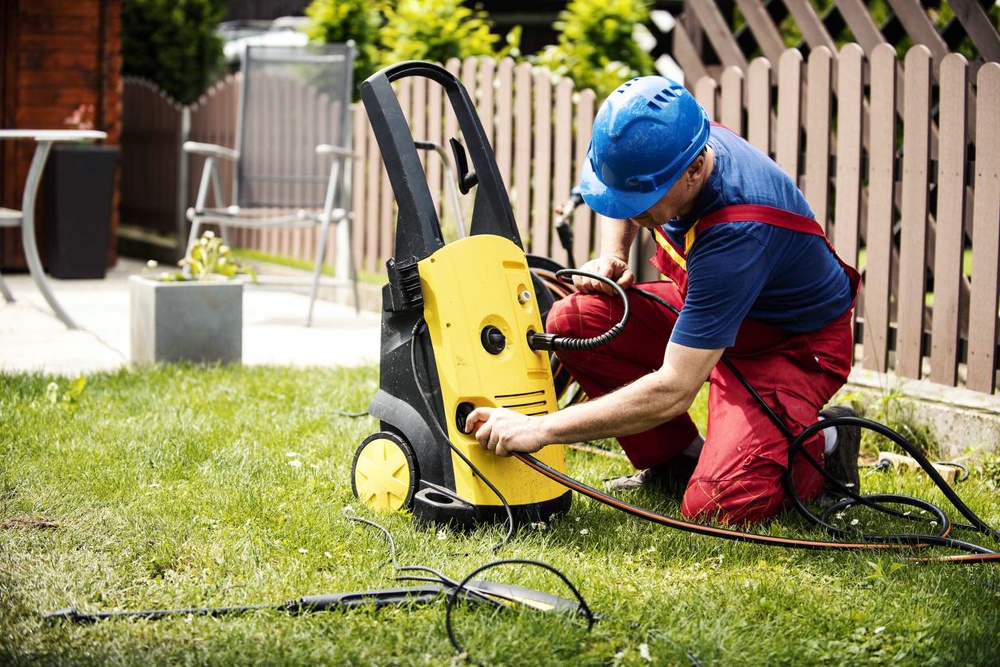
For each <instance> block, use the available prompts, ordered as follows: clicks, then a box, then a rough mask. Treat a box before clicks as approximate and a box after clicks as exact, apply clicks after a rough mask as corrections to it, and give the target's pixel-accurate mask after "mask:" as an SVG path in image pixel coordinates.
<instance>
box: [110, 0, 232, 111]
mask: <svg viewBox="0 0 1000 667" xmlns="http://www.w3.org/2000/svg"><path fill="white" fill-rule="evenodd" d="M225 14H226V0H123V2H122V73H123V74H126V75H130V76H138V77H142V78H144V79H149V80H150V81H152V82H153V83H155V84H156V85H157V86H159V87H160V88H162V89H163V90H164V91H165V92H166V93H168V94H169V95H170V96H172V97H173V98H174V99H176V100H177V101H178V102H181V103H182V104H190V103H191V102H194V101H195V100H196V99H198V96H200V95H201V94H202V93H203V92H205V90H206V89H207V88H208V86H209V85H211V83H212V82H213V81H215V79H216V78H217V77H218V75H219V73H220V72H221V69H222V40H221V39H220V38H219V37H218V36H217V35H216V34H215V28H216V26H217V25H218V24H219V22H220V21H222V19H223V18H224V17H225Z"/></svg>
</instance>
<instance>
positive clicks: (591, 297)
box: [545, 293, 613, 338]
mask: <svg viewBox="0 0 1000 667" xmlns="http://www.w3.org/2000/svg"><path fill="white" fill-rule="evenodd" d="M606 310H607V308H606V306H604V304H603V303H602V300H601V297H600V296H599V295H596V294H581V293H575V294H571V295H569V296H568V297H566V298H564V299H559V300H558V301H556V302H555V303H554V304H552V308H551V310H549V314H548V316H547V317H546V318H545V331H546V332H547V333H551V334H556V335H558V336H566V337H569V338H590V337H592V336H595V335H597V333H601V332H603V331H606V330H607V329H608V324H607V322H608V319H609V318H608V315H607V313H606ZM612 323H613V322H612ZM595 332H597V333H595Z"/></svg>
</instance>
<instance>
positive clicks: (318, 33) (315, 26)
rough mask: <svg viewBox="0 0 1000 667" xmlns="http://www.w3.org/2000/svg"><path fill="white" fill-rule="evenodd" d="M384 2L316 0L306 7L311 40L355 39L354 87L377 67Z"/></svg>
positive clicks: (339, 40)
mask: <svg viewBox="0 0 1000 667" xmlns="http://www.w3.org/2000/svg"><path fill="white" fill-rule="evenodd" d="M384 4H385V3H383V2H379V1H376V0H313V2H312V3H311V4H310V5H309V6H308V7H306V16H308V17H309V18H310V19H311V21H310V22H309V26H308V27H307V28H306V34H307V35H308V36H309V39H310V40H312V41H314V42H323V43H325V44H332V43H343V42H346V41H348V40H353V41H354V46H355V50H356V53H355V60H354V83H355V89H356V88H357V85H358V84H359V83H361V82H362V81H364V80H365V79H367V78H368V77H369V76H370V75H371V74H372V73H374V72H375V70H377V69H378V63H379V29H380V28H381V27H382V24H383V23H384V22H385V19H384V17H383V15H382V7H383V6H384Z"/></svg>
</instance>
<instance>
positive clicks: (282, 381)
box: [0, 366, 1000, 666]
mask: <svg viewBox="0 0 1000 667" xmlns="http://www.w3.org/2000/svg"><path fill="white" fill-rule="evenodd" d="M51 382H52V378H49V377H45V376H40V375H0V462H2V469H0V664H5V665H6V664H14V665H29V664H30V665H78V664H79V665H148V664H169V665H257V664H259V665H307V664H324V665H449V664H451V665H462V664H483V665H512V666H513V665H517V666H521V665H574V666H575V665H650V664H654V665H692V664H698V665H706V666H708V665H727V666H728V665H867V664H870V665H887V664H893V665H914V666H917V665H919V666H923V665H996V664H997V647H996V638H997V637H998V636H1000V597H998V591H1000V589H998V586H1000V572H998V570H997V568H996V567H995V566H991V565H989V566H983V565H980V566H956V565H947V564H940V563H932V564H916V563H910V562H906V561H905V560H904V556H905V555H906V554H904V553H854V552H837V553H833V552H817V551H797V550H787V549H778V548H774V547H763V546H753V545H746V544H742V543H735V542H726V541H720V540H718V539H713V538H708V537H701V536H694V535H691V534H689V533H682V532H678V531H675V530H671V529H667V528H663V527H657V526H655V525H653V524H650V523H648V522H643V521H640V520H638V519H634V518H630V517H627V516H624V515H622V514H619V513H616V512H614V511H613V510H611V509H609V508H607V507H606V506H603V505H600V504H598V503H596V502H593V501H590V500H588V499H585V498H581V497H579V496H578V497H576V498H574V501H573V506H572V509H571V510H570V512H569V514H568V515H567V516H565V517H562V518H559V519H556V520H553V521H551V522H550V523H549V525H546V526H536V527H533V528H529V529H525V530H523V531H522V532H520V533H519V534H517V535H516V536H515V537H514V538H513V539H512V540H511V541H510V542H509V543H508V544H506V545H505V546H504V547H503V548H502V549H500V550H499V552H497V553H493V552H491V551H490V546H491V545H493V544H495V543H497V542H498V540H499V539H500V538H501V537H502V535H503V531H502V530H500V529H499V528H496V527H493V528H483V529H480V530H478V531H475V532H472V533H470V534H461V533H458V532H455V531H452V530H449V529H437V528H434V529H420V528H418V527H416V526H415V525H414V524H413V522H412V521H411V520H410V518H408V517H406V516H403V515H393V516H378V515H374V514H372V513H370V512H369V511H368V510H367V509H366V508H364V507H363V506H360V505H358V503H357V501H356V500H355V499H354V497H353V495H352V493H351V488H350V479H349V471H350V466H351V459H352V456H353V453H354V450H355V448H356V446H357V445H358V443H359V442H360V441H361V440H362V439H363V438H364V437H365V436H366V435H368V434H369V433H371V432H373V431H374V430H377V424H376V423H375V422H374V421H373V420H371V419H370V418H368V417H362V418H350V417H346V416H343V414H342V413H347V412H356V411H363V410H364V409H365V408H366V407H367V403H368V401H369V400H370V398H371V396H372V394H373V393H374V391H375V389H376V386H377V369H376V368H363V369H354V370H352V369H308V370H289V369H274V368H258V367H254V368H245V367H232V368H218V367H210V368H204V367H194V366H185V367H177V366H166V367H157V368H150V369H146V370H141V371H122V372H118V373H108V374H95V375H92V376H90V377H88V378H87V384H86V386H85V387H84V388H83V389H82V391H80V387H79V386H77V387H76V388H73V387H71V386H70V385H69V383H68V382H67V381H66V380H58V381H56V386H55V387H54V388H50V383H51ZM567 456H568V467H569V470H570V472H571V474H572V475H574V476H577V477H579V478H581V479H583V480H584V481H587V482H589V483H591V484H592V485H595V486H600V480H601V479H602V478H603V477H607V476H609V475H614V474H621V473H623V472H626V471H627V469H628V466H627V464H626V463H625V462H624V461H622V460H620V459H617V458H613V457H606V456H595V455H593V454H587V453H583V452H578V451H570V452H568V454H567ZM997 469H998V466H996V465H995V464H994V463H991V464H990V467H989V468H988V469H987V468H980V469H974V470H973V474H972V477H971V479H970V480H969V481H967V482H965V483H963V484H962V485H960V487H959V491H960V493H961V495H962V497H963V498H964V499H965V500H966V502H967V503H968V504H969V505H970V506H971V507H972V508H973V509H974V510H976V511H977V512H978V513H979V514H980V515H981V516H982V517H983V518H984V519H985V520H986V521H987V522H989V523H990V524H992V525H994V526H996V525H1000V499H998V495H997V485H998V482H1000V480H998V479H997V477H998V474H997ZM526 474H533V473H530V472H529V473H526ZM862 480H863V484H864V485H865V486H866V489H867V491H875V490H880V491H887V492H888V491H893V492H903V493H910V494H918V495H922V496H924V497H926V498H927V499H929V500H932V501H935V502H937V501H939V500H940V498H941V494H940V493H938V492H937V491H935V490H932V489H929V487H928V486H927V484H926V483H925V482H924V480H923V479H922V478H921V477H919V476H917V475H915V474H912V473H907V474H897V473H886V472H878V471H874V470H864V471H863V477H862ZM630 500H633V501H636V502H638V503H640V504H646V505H651V506H653V507H654V508H655V509H658V510H660V511H664V512H667V513H671V514H673V515H676V514H677V503H676V502H675V501H673V500H670V499H664V498H661V497H658V496H657V495H656V494H653V493H648V492H642V493H640V494H636V495H633V496H631V497H630ZM948 509H949V511H951V508H948ZM350 516H358V517H363V518H367V519H372V520H376V521H378V522H380V523H381V524H382V525H383V526H385V528H387V529H388V530H389V531H390V532H391V534H392V535H393V537H394V538H395V542H396V546H397V553H396V557H397V560H398V564H399V565H423V566H427V567H430V568H434V569H436V570H440V571H442V572H444V573H445V574H447V575H449V576H451V577H454V578H461V577H463V576H464V575H465V574H467V573H469V572H471V571H472V570H473V569H475V568H476V567H478V566H480V565H483V564H485V563H487V562H489V561H491V560H494V559H497V558H505V559H515V558H530V559H537V560H541V561H544V562H545V563H548V564H550V565H551V566H553V567H555V568H558V569H559V570H560V571H562V572H563V573H564V574H565V575H566V576H567V577H568V578H569V580H570V581H571V582H573V583H574V584H575V585H576V586H577V587H578V588H579V590H580V592H581V593H582V595H583V596H584V597H585V598H586V600H587V602H588V604H589V605H590V606H591V608H592V609H593V610H594V611H595V612H596V613H598V614H600V615H601V617H602V618H601V619H600V620H598V622H597V623H596V624H595V626H594V628H593V629H592V630H591V631H589V632H588V631H587V629H586V627H585V624H584V623H582V622H581V621H580V620H579V619H575V618H568V617H565V616H563V615H559V614H541V613H537V612H496V611H494V610H491V609H488V608H486V607H483V606H477V605H465V606H462V607H460V608H459V609H458V610H457V611H456V613H455V615H454V619H453V621H454V623H453V627H454V630H455V633H456V634H457V636H458V638H459V639H460V641H461V643H462V644H463V645H464V646H465V647H466V648H467V649H468V652H469V653H468V656H467V657H461V656H459V655H458V654H457V653H456V651H455V650H454V649H453V648H452V646H451V644H450V642H449V640H448V636H447V633H446V629H445V605H444V604H443V601H437V602H432V603H430V604H427V605H423V606H411V607H394V608H385V609H381V610H376V609H374V608H371V607H366V608H360V609H353V610H348V611H335V612H322V613H311V614H301V615H292V614H287V613H283V612H277V611H270V610H262V611H255V612H251V613H247V614H241V615H231V616H226V617H221V618H212V617H203V616H179V617H172V618H166V619H160V620H153V621H150V620H140V619H115V620H110V621H103V622H99V623H94V624H72V623H68V622H52V621H47V620H43V619H41V618H40V613H42V612H49V611H53V610H55V609H59V608H63V607H70V606H75V607H77V608H79V609H80V610H81V611H87V612H94V611H102V610H111V609H150V608H174V607H197V606H210V605H211V606H215V605H242V604H258V603H269V602H274V603H276V602H281V601H283V600H289V599H294V598H299V597H302V596H306V595H310V594H316V593H332V592H344V591H355V590H363V589H370V588H388V587H393V586H399V585H414V584H412V583H400V582H397V581H396V580H395V576H396V575H397V572H396V571H395V570H394V568H393V565H392V563H391V561H390V554H389V550H388V546H387V542H386V540H385V538H384V536H383V535H382V534H381V533H380V532H379V531H377V530H375V529H373V528H372V527H370V526H367V525H363V524H361V523H358V522H354V521H350V520H349V517H350ZM758 530H760V531H763V532H766V533H768V534H774V535H784V536H795V537H807V538H811V539H826V538H825V536H824V535H823V534H821V533H819V532H818V531H816V530H814V529H812V528H810V527H809V526H808V525H807V524H806V523H805V522H804V520H802V519H801V518H799V517H798V516H796V515H791V514H789V515H785V516H783V517H781V518H780V519H778V520H776V521H774V522H772V523H771V524H769V525H767V526H765V527H763V528H760V529H758ZM959 536H960V537H964V538H966V539H968V540H970V541H973V542H977V543H980V544H984V545H986V546H988V547H991V548H994V549H995V548H997V547H998V544H997V543H996V542H995V541H992V540H990V539H988V538H986V537H983V536H980V535H976V534H972V533H968V532H962V533H961V534H960V535H959ZM908 553H912V552H908ZM937 553H943V552H937ZM482 577H483V578H489V579H494V580H497V581H504V582H507V583H515V584H519V585H523V586H529V587H532V588H537V589H540V590H547V591H549V592H552V593H556V594H559V595H561V596H564V597H568V596H569V595H570V593H569V592H568V591H567V590H566V589H565V587H562V586H561V584H559V582H558V581H557V580H556V579H555V578H554V577H553V576H551V575H550V574H548V573H546V572H545V571H543V570H541V569H538V568H528V567H514V566H509V567H504V568H501V569H497V570H491V571H489V572H487V573H485V574H484V575H482ZM418 583H419V582H418Z"/></svg>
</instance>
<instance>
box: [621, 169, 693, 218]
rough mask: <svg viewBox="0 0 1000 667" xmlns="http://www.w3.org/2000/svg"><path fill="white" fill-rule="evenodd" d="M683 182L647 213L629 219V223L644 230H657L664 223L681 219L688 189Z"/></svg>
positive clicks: (676, 184)
mask: <svg viewBox="0 0 1000 667" xmlns="http://www.w3.org/2000/svg"><path fill="white" fill-rule="evenodd" d="M683 180H684V179H680V180H678V181H677V182H676V183H674V184H673V185H672V186H671V188H670V189H669V190H667V192H666V194H664V195H663V196H662V197H660V200H659V201H658V202H656V203H655V204H653V205H652V206H651V207H649V209H648V210H647V211H645V212H643V213H640V214H639V215H636V216H633V217H631V218H629V222H631V223H632V224H634V225H636V226H637V227H642V228H643V229H656V228H657V227H659V226H660V225H662V224H663V223H665V222H668V221H670V220H672V219H674V218H676V217H680V215H681V214H682V213H683V209H684V208H685V204H686V203H687V202H686V201H685V197H684V193H685V192H686V191H687V189H686V188H685V187H684V185H683V184H682V181H683Z"/></svg>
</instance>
